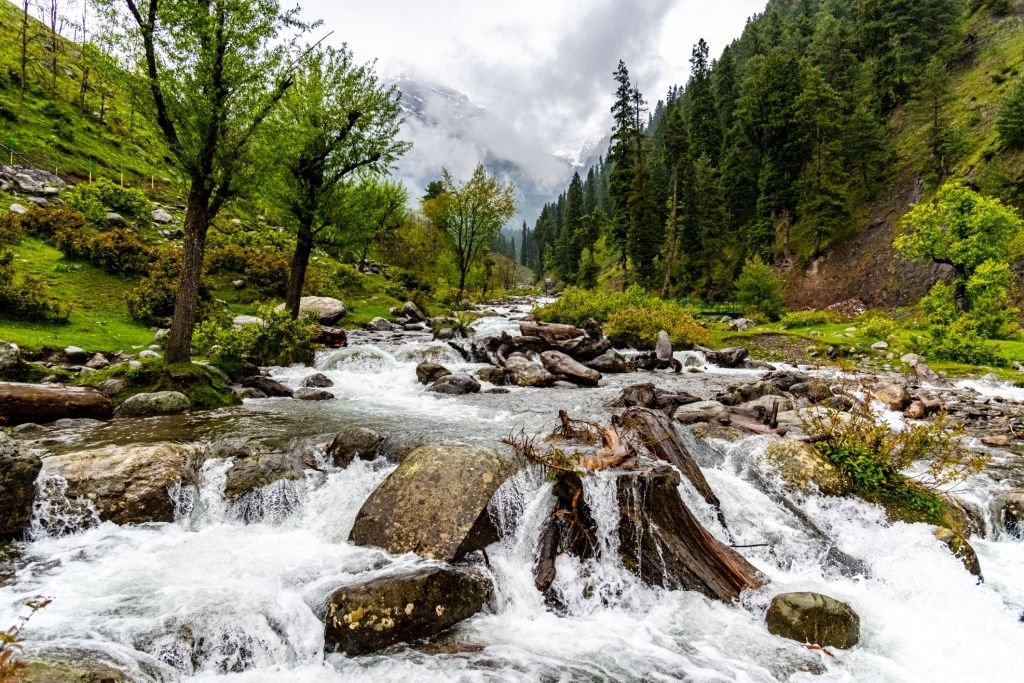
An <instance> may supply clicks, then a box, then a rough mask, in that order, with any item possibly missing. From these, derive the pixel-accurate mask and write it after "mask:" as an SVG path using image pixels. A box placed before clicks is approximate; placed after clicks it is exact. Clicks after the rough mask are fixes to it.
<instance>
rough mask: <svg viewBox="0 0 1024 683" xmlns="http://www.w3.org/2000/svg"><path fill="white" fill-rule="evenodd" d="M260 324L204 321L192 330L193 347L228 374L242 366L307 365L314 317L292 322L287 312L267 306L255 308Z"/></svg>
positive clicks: (309, 356) (311, 352) (311, 348)
mask: <svg viewBox="0 0 1024 683" xmlns="http://www.w3.org/2000/svg"><path fill="white" fill-rule="evenodd" d="M258 315H259V317H261V318H262V319H263V320H264V324H262V325H260V324H255V325H240V326H235V325H232V324H231V323H230V322H229V323H227V324H225V323H223V322H220V321H216V320H207V321H205V322H202V323H200V324H199V325H198V326H197V327H196V334H195V337H194V339H193V342H194V343H195V345H196V347H197V348H198V349H199V350H200V351H202V352H204V353H207V354H208V355H209V357H210V359H211V360H212V361H213V362H214V363H215V364H216V365H217V366H219V367H223V368H224V369H225V371H226V372H228V374H233V372H234V371H235V370H236V369H237V368H239V367H240V366H241V365H242V364H244V363H255V364H257V365H292V364H293V363H311V362H312V360H313V352H314V350H315V347H314V344H313V338H314V329H315V327H316V324H317V322H316V316H315V315H313V314H307V315H305V316H302V317H300V318H298V319H297V320H292V318H291V316H290V315H289V314H288V312H287V311H283V310H282V311H275V310H274V309H273V308H271V307H269V306H265V307H262V308H260V309H259V314H258Z"/></svg>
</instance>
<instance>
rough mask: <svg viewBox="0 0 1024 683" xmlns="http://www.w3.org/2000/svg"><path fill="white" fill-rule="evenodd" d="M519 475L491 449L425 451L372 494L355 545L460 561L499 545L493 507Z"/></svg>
mask: <svg viewBox="0 0 1024 683" xmlns="http://www.w3.org/2000/svg"><path fill="white" fill-rule="evenodd" d="M517 469H518V466H517V465H516V464H515V463H514V462H513V461H512V460H510V459H507V458H504V457H502V456H500V455H498V454H497V453H496V452H495V451H493V450H490V449H487V448H480V447H478V446H470V445H468V444H462V443H440V444H431V445H428V446H420V447H419V448H417V449H416V450H414V451H413V452H412V453H410V454H409V457H407V458H406V459H405V460H404V461H403V462H402V464H401V465H399V466H398V468H397V469H395V471H394V472H392V473H391V474H390V475H389V476H388V478H387V479H385V480H384V482H383V483H382V484H381V485H380V486H379V487H377V490H375V491H374V492H373V493H372V494H370V497H369V498H368V499H367V500H366V502H365V503H364V504H363V507H362V508H361V509H360V510H359V514H358V515H357V516H356V520H355V524H354V525H353V527H352V535H351V540H352V541H353V542H354V543H356V544H357V545H368V546H379V547H381V548H384V549H385V550H388V551H389V552H392V553H396V554H401V553H406V552H414V553H416V554H418V555H421V556H423V557H428V558H433V559H437V560H442V561H445V562H453V561H456V560H459V559H461V558H463V557H465V556H466V555H467V554H468V553H471V552H473V551H474V550H480V549H482V548H484V547H486V546H488V545H490V544H491V543H493V542H494V541H496V540H497V538H498V536H497V530H496V529H495V528H494V524H493V522H492V521H491V517H490V515H489V514H488V512H487V505H488V503H489V502H490V500H491V497H492V496H493V495H494V492H495V491H497V490H498V487H499V486H501V485H502V484H503V483H504V482H505V480H506V479H508V478H509V477H510V476H512V474H513V473H515V471H516V470H517Z"/></svg>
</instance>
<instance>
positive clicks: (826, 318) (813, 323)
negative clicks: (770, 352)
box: [779, 310, 839, 330]
mask: <svg viewBox="0 0 1024 683" xmlns="http://www.w3.org/2000/svg"><path fill="white" fill-rule="evenodd" d="M838 321H839V315H838V314H837V313H835V312H834V311H828V310H822V311H791V312H789V313H787V314H786V315H784V316H782V320H781V321H780V323H779V324H780V325H781V326H782V329H784V330H791V329H795V328H801V327H817V326H819V325H829V324H831V323H834V322H838Z"/></svg>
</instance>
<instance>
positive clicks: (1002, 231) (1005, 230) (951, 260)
mask: <svg viewBox="0 0 1024 683" xmlns="http://www.w3.org/2000/svg"><path fill="white" fill-rule="evenodd" d="M903 226H904V229H905V230H906V232H904V233H903V234H902V235H900V236H899V237H897V238H896V241H895V247H896V251H897V253H898V254H899V255H900V256H902V257H903V258H905V259H910V260H915V261H931V262H932V263H939V264H943V265H947V266H949V267H951V268H952V269H953V274H954V280H953V287H954V300H955V303H956V308H957V310H958V311H963V310H965V309H966V308H967V303H968V299H967V283H968V280H970V278H971V276H972V275H974V272H975V270H977V269H978V267H979V266H981V265H982V264H983V263H985V262H986V261H995V262H997V263H998V262H1006V261H1008V260H1009V259H1010V258H1011V246H1014V244H1015V241H1017V240H1019V239H1021V234H1022V230H1024V222H1022V221H1021V218H1020V216H1018V215H1017V213H1016V212H1015V211H1014V210H1013V209H1011V208H1010V207H1007V206H1005V205H1004V204H1003V203H1002V202H1000V201H999V200H998V199H994V198H990V197H983V196H982V195H980V194H978V193H977V192H974V191H973V190H971V189H970V188H968V187H965V186H964V185H962V184H960V183H957V182H950V183H946V184H945V185H943V186H942V187H941V188H940V189H939V191H938V192H936V194H935V197H934V198H933V199H932V200H931V201H930V202H926V203H922V204H918V205H916V206H915V207H914V208H913V209H911V210H910V211H909V212H908V213H907V215H906V216H904V218H903Z"/></svg>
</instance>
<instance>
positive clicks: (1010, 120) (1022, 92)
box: [996, 78, 1024, 147]
mask: <svg viewBox="0 0 1024 683" xmlns="http://www.w3.org/2000/svg"><path fill="white" fill-rule="evenodd" d="M996 129H997V130H998V131H999V137H1000V139H1002V141H1003V143H1004V144H1005V145H1007V146H1008V147H1016V146H1019V145H1024V78H1018V79H1017V82H1016V83H1015V84H1014V85H1013V87H1012V88H1011V89H1010V92H1009V93H1007V95H1006V97H1005V98H1003V101H1002V103H1001V104H1000V105H999V114H998V115H997V117H996Z"/></svg>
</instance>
